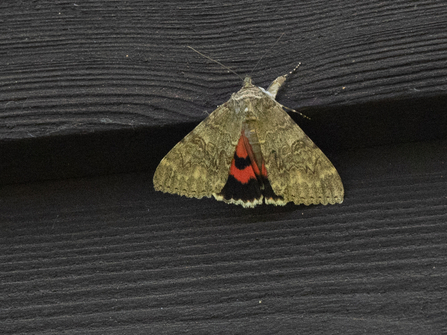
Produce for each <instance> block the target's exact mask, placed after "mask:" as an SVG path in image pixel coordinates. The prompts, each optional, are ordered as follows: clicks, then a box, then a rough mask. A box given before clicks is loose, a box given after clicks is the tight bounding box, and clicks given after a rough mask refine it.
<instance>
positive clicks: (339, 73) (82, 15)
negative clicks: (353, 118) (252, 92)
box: [0, 0, 447, 140]
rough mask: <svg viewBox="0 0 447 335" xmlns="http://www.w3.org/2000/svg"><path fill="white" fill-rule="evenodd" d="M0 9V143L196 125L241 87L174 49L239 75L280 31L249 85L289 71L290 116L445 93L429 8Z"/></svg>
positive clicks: (256, 4)
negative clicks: (297, 67)
mask: <svg viewBox="0 0 447 335" xmlns="http://www.w3.org/2000/svg"><path fill="white" fill-rule="evenodd" d="M0 9H1V10H0V22H1V23H2V24H1V27H0V29H1V34H0V49H1V51H0V107H1V108H0V125H1V127H0V139H1V140H5V139H23V138H33V137H42V136H60V135H67V134H73V133H75V134H79V133H85V132H98V131H108V130H111V129H115V130H116V129H119V130H121V129H128V130H130V129H132V128H138V127H153V126H159V125H167V124H173V123H184V122H198V121H200V120H202V119H203V118H204V112H205V111H208V112H210V111H212V110H213V109H214V108H215V106H216V105H218V104H221V103H222V102H224V101H226V100H227V99H228V98H229V96H230V94H231V93H232V92H234V91H236V90H237V89H238V88H239V87H240V82H239V81H238V79H237V78H236V77H235V76H234V75H232V74H228V73H226V71H225V70H223V69H221V68H219V66H218V65H216V64H213V63H210V62H209V61H207V60H205V59H203V58H202V57H200V56H199V55H197V54H194V53H193V52H192V51H191V50H189V49H187V48H186V46H187V45H193V46H194V47H196V48H197V49H199V50H201V51H202V52H204V53H205V54H208V55H210V56H211V57H214V58H216V59H218V60H219V61H221V62H223V63H224V64H226V65H227V66H230V67H232V68H234V69H235V70H236V71H238V72H239V73H241V74H245V73H249V72H250V71H251V70H252V69H253V66H254V64H255V63H256V62H257V61H258V60H259V58H260V57H261V56H262V55H264V53H265V50H266V49H267V48H269V47H271V46H272V45H273V44H274V42H275V40H276V39H277V38H278V37H279V36H280V35H281V34H282V33H285V35H284V37H283V38H282V39H281V40H280V42H279V43H278V44H277V45H276V47H275V48H274V49H273V50H271V51H270V52H269V53H268V54H267V55H266V56H265V58H264V59H263V60H262V62H261V64H260V66H259V67H258V68H257V69H256V70H255V72H254V74H253V77H254V82H255V83H256V84H258V85H261V86H263V87H266V86H267V84H268V83H269V82H270V81H271V80H273V79H274V78H276V77H277V76H279V75H281V74H284V73H286V72H288V71H290V70H291V69H292V68H293V67H294V66H295V65H296V64H297V63H298V62H299V61H300V62H302V64H303V65H302V67H301V68H300V70H299V72H298V73H297V74H296V75H295V77H294V78H293V79H292V80H290V82H289V83H287V87H286V88H285V89H284V90H283V92H282V93H280V96H279V99H278V100H280V101H281V102H282V103H283V104H284V105H286V106H290V107H291V108H302V107H309V106H313V107H321V106H343V105H358V104H363V103H368V102H371V101H374V102H377V101H383V100H386V99H407V98H421V97H427V96H435V95H442V96H445V92H446V91H447V79H446V78H447V67H446V61H447V54H446V52H445V47H446V45H447V31H446V29H445V22H446V21H447V4H446V3H445V2H442V1H425V2H409V1H404V0H401V1H393V2H382V1H372V2H371V1H361V2H359V1H350V2H346V1H331V2H329V3H328V2H327V1H312V3H306V2H301V3H300V2H296V1H288V2H281V4H277V3H275V2H271V1H260V0H259V1H245V0H240V1H232V2H229V3H228V2H227V3H225V4H221V3H220V2H217V1H216V2H203V1H188V3H184V2H179V1H172V2H155V1H152V2H149V3H148V2H147V1H132V2H131V3H129V2H120V1H113V2H106V1H92V0H91V1H83V2H82V3H79V4H77V3H72V2H65V1H39V2H32V3H27V2H25V3H14V2H12V1H7V2H3V3H2V4H0ZM358 113H359V114H361V113H362V111H361V110H359V111H358ZM317 127H318V126H317Z"/></svg>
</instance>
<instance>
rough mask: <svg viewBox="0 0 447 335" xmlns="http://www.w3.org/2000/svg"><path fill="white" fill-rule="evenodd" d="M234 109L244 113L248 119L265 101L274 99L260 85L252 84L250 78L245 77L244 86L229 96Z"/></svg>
mask: <svg viewBox="0 0 447 335" xmlns="http://www.w3.org/2000/svg"><path fill="white" fill-rule="evenodd" d="M231 98H232V99H231V102H232V104H233V108H234V111H235V112H236V113H238V114H239V113H244V115H245V116H246V117H247V118H248V119H250V118H253V116H255V115H256V114H257V113H256V110H257V109H258V108H262V106H264V105H265V103H268V102H270V101H271V100H274V99H273V98H272V97H271V95H270V94H269V93H268V92H267V91H266V90H264V89H263V88H261V87H257V86H254V85H253V84H252V83H251V79H250V78H249V77H247V78H246V79H245V81H244V86H243V87H242V88H241V89H240V90H239V91H238V92H236V93H234V94H233V95H232V96H231Z"/></svg>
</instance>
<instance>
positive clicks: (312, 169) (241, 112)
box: [153, 71, 344, 208]
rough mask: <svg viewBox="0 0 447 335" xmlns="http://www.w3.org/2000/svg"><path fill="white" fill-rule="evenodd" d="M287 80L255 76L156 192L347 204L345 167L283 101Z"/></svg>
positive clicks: (205, 124) (163, 173)
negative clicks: (261, 83)
mask: <svg viewBox="0 0 447 335" xmlns="http://www.w3.org/2000/svg"><path fill="white" fill-rule="evenodd" d="M292 72H293V71H291V72H290V73H292ZM290 73H289V74H290ZM287 75H288V74H286V75H283V76H280V77H278V78H276V79H275V80H274V81H273V82H272V83H271V84H270V86H269V87H268V88H267V89H263V88H262V87H257V86H255V85H253V83H252V80H251V78H250V77H248V76H247V77H246V78H245V79H244V83H243V86H242V88H241V89H240V90H239V91H238V92H236V93H233V94H232V95H231V98H230V99H229V100H228V101H227V102H225V103H224V104H222V105H220V106H218V108H217V109H216V110H215V111H213V112H212V113H211V114H210V115H209V116H208V117H207V118H206V119H205V120H203V121H202V122H201V123H200V124H199V125H198V126H197V127H196V128H195V129H194V130H192V131H191V132H190V133H189V134H188V135H186V136H185V138H183V139H182V140H181V141H180V142H179V143H177V145H175V146H174V147H173V148H172V149H171V151H169V152H168V154H167V155H166V156H165V157H164V158H163V159H162V160H161V162H160V164H159V165H158V167H157V169H156V171H155V174H154V178H153V182H154V188H155V190H157V191H162V192H166V193H173V194H179V195H183V196H186V197H193V198H199V199H200V198H202V197H211V196H214V198H216V199H217V200H220V201H224V202H226V203H229V204H236V205H242V206H243V207H249V208H252V207H255V206H257V205H260V204H262V203H263V202H265V203H266V204H270V205H276V206H284V205H285V204H287V203H289V202H293V203H295V204H296V205H299V204H304V205H311V204H315V205H316V204H323V205H327V204H336V203H342V202H343V197H344V189H343V184H342V181H341V178H340V176H339V174H338V172H337V170H336V169H335V167H334V166H333V165H332V163H331V162H330V161H329V159H328V158H327V157H326V156H325V155H324V153H323V152H322V151H321V150H320V149H319V148H318V147H317V146H316V145H315V144H314V143H313V142H312V140H311V139H310V138H309V137H308V136H307V135H306V134H305V133H304V132H303V130H301V128H300V127H299V126H298V125H297V124H296V123H295V122H294V121H293V120H292V118H291V117H290V116H289V115H288V114H287V113H286V112H285V111H284V109H283V108H287V107H284V106H283V105H281V104H280V103H279V102H277V101H276V100H275V97H276V94H277V93H278V90H279V89H280V87H281V86H282V85H283V84H284V82H285V81H286V78H287Z"/></svg>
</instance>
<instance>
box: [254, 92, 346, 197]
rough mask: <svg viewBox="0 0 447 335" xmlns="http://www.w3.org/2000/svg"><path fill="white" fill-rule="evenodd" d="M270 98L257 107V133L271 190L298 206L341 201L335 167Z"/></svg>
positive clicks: (340, 190)
mask: <svg viewBox="0 0 447 335" xmlns="http://www.w3.org/2000/svg"><path fill="white" fill-rule="evenodd" d="M269 100H270V101H269V103H267V105H268V106H266V104H265V103H264V108H258V109H257V114H258V121H259V122H258V129H257V132H258V136H259V137H260V144H261V150H262V154H263V157H264V160H265V166H266V169H267V173H268V179H269V181H270V184H271V186H272V189H273V191H274V192H275V193H276V194H277V195H280V196H282V197H283V198H284V201H285V202H290V201H292V202H294V203H295V204H297V205H298V204H304V205H310V204H315V205H316V204H323V205H327V204H335V203H342V202H343V196H344V189H343V184H342V182H341V178H340V176H339V175H338V172H337V170H336V169H335V167H334V166H333V165H332V163H331V162H330V161H329V159H328V158H327V157H326V156H325V155H324V154H323V152H322V151H321V150H320V149H319V148H318V147H317V146H316V145H315V144H314V143H313V142H312V140H311V139H310V138H309V137H307V135H306V134H305V133H304V132H303V131H302V130H301V128H300V127H298V125H297V124H296V123H295V122H294V121H293V120H292V118H291V117H290V116H289V115H288V114H287V113H286V112H285V111H284V110H283V109H282V107H281V105H280V104H278V103H277V102H276V101H274V100H271V99H269ZM261 138H262V139H261Z"/></svg>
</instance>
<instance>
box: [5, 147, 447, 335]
mask: <svg viewBox="0 0 447 335" xmlns="http://www.w3.org/2000/svg"><path fill="white" fill-rule="evenodd" d="M446 145H447V142H446V141H443V142H441V141H437V142H431V143H419V144H402V145H396V146H389V147H385V148H371V149H367V150H366V149H361V150H356V151H353V152H349V153H346V154H345V156H344V157H341V161H337V162H336V163H337V165H338V166H339V167H340V171H341V176H342V178H343V180H344V183H345V187H346V199H345V202H344V203H343V204H342V205H337V206H311V207H305V206H294V205H292V206H286V207H281V208H278V207H273V206H263V207H259V208H257V209H254V210H247V209H243V208H242V207H237V206H230V205H226V204H224V203H221V202H216V201H215V200H212V199H202V200H197V199H187V198H184V197H178V196H174V195H167V194H161V193H158V192H154V191H153V189H152V183H151V178H150V176H148V175H146V174H140V175H136V174H134V175H120V176H108V177H101V178H91V179H83V180H81V179H79V180H71V181H70V180H62V181H53V182H45V183H35V184H27V185H9V186H5V187H3V188H1V189H0V206H1V208H2V210H1V211H0V292H2V294H1V298H0V299H1V304H0V305H1V308H0V324H1V325H2V334H13V333H14V334H16V333H33V334H61V333H70V334H71V333H73V334H105V333H107V334H178V333H191V334H240V333H242V332H245V333H248V334H275V333H277V334H386V333H390V334H402V335H408V334H412V335H413V334H414V335H419V334H441V333H442V332H443V331H445V330H446V328H445V326H446V320H445V315H446V313H447V301H446V299H445V297H446V295H447V286H446V285H445V283H446V281H447V246H446V243H445V240H446V237H447V214H446V213H447V201H446V198H445V196H446V193H445V190H446V189H447V179H446V178H445V177H446V173H447V166H446V164H444V163H443V162H442V160H439V159H437V158H438V157H439V156H440V155H441V154H442V153H443V152H444V151H445V147H446ZM391 158H392V159H391ZM353 163H355V164H353Z"/></svg>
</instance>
